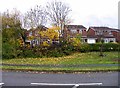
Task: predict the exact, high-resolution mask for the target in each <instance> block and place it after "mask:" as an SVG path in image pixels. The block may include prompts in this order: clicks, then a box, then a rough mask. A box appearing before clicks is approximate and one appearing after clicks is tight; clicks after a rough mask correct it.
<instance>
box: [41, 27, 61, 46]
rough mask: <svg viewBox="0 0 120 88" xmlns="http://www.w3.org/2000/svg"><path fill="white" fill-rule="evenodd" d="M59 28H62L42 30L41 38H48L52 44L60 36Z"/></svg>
mask: <svg viewBox="0 0 120 88" xmlns="http://www.w3.org/2000/svg"><path fill="white" fill-rule="evenodd" d="M59 30H60V28H59V27H51V28H49V29H47V30H46V31H41V32H40V35H41V38H44V39H47V41H48V42H49V43H50V44H52V41H53V40H55V41H57V40H58V38H59V33H58V31H59ZM45 44H46V43H45Z"/></svg>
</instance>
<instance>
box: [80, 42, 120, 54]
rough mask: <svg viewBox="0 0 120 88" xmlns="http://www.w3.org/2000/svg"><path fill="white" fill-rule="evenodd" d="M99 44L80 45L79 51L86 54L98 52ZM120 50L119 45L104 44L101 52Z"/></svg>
mask: <svg viewBox="0 0 120 88" xmlns="http://www.w3.org/2000/svg"><path fill="white" fill-rule="evenodd" d="M101 45H102V44H101V43H97V44H82V45H81V48H80V51H81V52H88V51H100V47H101ZM119 49H120V44H115V43H104V44H103V51H118V50H119Z"/></svg>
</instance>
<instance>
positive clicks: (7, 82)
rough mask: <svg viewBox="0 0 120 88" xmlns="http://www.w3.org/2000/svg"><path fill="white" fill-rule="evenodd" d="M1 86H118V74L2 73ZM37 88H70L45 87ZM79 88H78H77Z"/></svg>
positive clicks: (67, 87)
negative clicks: (92, 84)
mask: <svg viewBox="0 0 120 88" xmlns="http://www.w3.org/2000/svg"><path fill="white" fill-rule="evenodd" d="M2 82H3V83H4V85H3V86H38V85H33V84H32V83H54V84H57V83H58V84H80V83H102V86H118V72H98V73H95V72H91V73H79V74H72V73H67V74H61V73H60V74H55V73H29V72H7V71H4V72H2ZM39 88H72V87H71V86H70V85H69V86H66V87H55V86H54V87H46V86H44V87H43V86H41V87H40V86H39ZM78 88H79V87H78Z"/></svg>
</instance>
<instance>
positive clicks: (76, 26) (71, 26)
mask: <svg viewBox="0 0 120 88" xmlns="http://www.w3.org/2000/svg"><path fill="white" fill-rule="evenodd" d="M65 27H67V28H73V27H74V28H82V29H86V27H84V26H83V25H65Z"/></svg>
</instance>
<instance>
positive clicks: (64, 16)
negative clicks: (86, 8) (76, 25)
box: [46, 1, 71, 35]
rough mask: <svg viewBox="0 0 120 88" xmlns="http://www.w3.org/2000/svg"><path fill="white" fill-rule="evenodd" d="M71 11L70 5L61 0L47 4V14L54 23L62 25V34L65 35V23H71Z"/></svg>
mask: <svg viewBox="0 0 120 88" xmlns="http://www.w3.org/2000/svg"><path fill="white" fill-rule="evenodd" d="M70 11H71V9H70V7H69V6H68V5H67V4H65V3H63V2H61V1H52V2H50V3H49V2H48V3H47V5H46V13H47V16H48V18H49V20H50V21H51V22H52V24H53V25H55V26H58V27H60V29H61V30H60V31H59V33H60V35H63V29H64V25H65V24H68V23H70V18H69V17H68V15H69V13H70Z"/></svg>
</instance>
